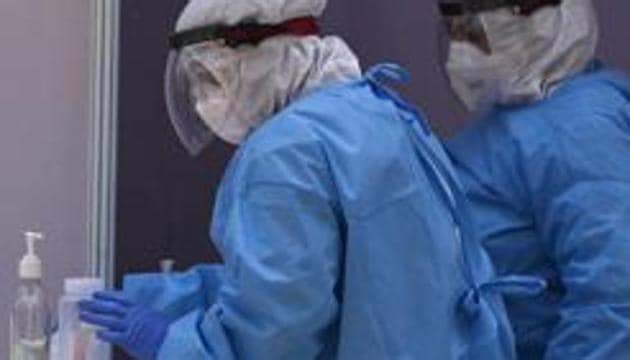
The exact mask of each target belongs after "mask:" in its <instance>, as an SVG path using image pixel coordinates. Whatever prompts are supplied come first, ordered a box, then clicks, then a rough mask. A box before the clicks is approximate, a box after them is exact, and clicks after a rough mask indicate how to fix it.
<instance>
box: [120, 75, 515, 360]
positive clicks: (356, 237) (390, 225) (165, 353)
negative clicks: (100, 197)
mask: <svg viewBox="0 0 630 360" xmlns="http://www.w3.org/2000/svg"><path fill="white" fill-rule="evenodd" d="M393 69H394V68H392V67H383V68H381V70H380V71H379V70H375V71H373V72H371V73H370V75H369V76H367V77H366V78H364V79H361V80H358V81H354V82H349V83H344V84H337V85H334V86H329V87H326V88H324V89H321V90H318V91H316V92H314V93H311V94H309V95H308V96H306V97H304V98H303V99H301V100H299V101H297V102H296V103H294V104H292V105H291V106H290V107H288V108H287V109H285V110H284V111H282V112H281V113H279V114H278V115H276V116H275V117H273V118H271V119H269V120H268V121H267V122H266V123H265V124H264V125H263V126H262V127H261V128H260V129H258V130H257V131H255V132H254V133H253V134H252V135H251V136H250V137H249V138H248V139H247V141H246V142H245V143H244V144H243V145H242V146H241V147H240V148H239V150H238V152H237V153H236V154H235V156H234V158H233V159H232V161H231V164H230V166H229V168H228V170H227V172H226V174H225V177H224V179H223V182H222V185H221V187H220V190H219V194H218V198H217V203H216V208H215V215H214V219H213V230H212V231H213V239H215V245H216V246H217V248H218V249H219V251H220V253H221V254H222V256H223V259H224V262H225V266H224V267H222V268H220V269H221V270H220V272H221V275H220V276H208V274H207V273H205V272H200V271H199V269H193V272H192V273H188V274H180V275H178V276H180V281H182V282H183V285H181V286H179V287H173V286H170V287H169V288H168V289H165V288H164V284H165V282H164V279H160V278H155V277H153V278H151V277H146V276H144V275H140V276H132V277H128V278H127V281H126V283H125V291H126V292H127V293H128V294H134V295H133V296H132V297H134V298H136V299H140V300H144V301H145V302H147V304H149V305H152V306H154V307H156V308H158V309H160V310H164V305H165V304H166V305H168V306H170V310H169V313H170V314H171V316H172V317H174V318H177V319H178V320H177V321H176V322H175V323H174V324H173V325H171V328H170V331H169V335H168V336H167V339H166V341H165V343H164V345H163V346H162V347H161V349H160V352H159V356H158V358H159V359H161V360H172V359H186V360H202V359H203V360H208V359H220V360H237V359H238V360H249V359H270V360H283V359H286V360H295V359H331V360H333V359H335V360H337V359H338V360H356V359H362V360H366V359H367V360H369V359H375V360H377V359H378V360H382V359H400V360H405V359H407V360H417V359H429V360H432V359H435V360H444V359H483V360H491V359H497V360H499V359H500V360H505V359H512V358H513V356H514V350H513V338H512V333H511V330H510V326H509V324H508V322H507V315H506V313H505V309H504V307H503V304H502V302H501V300H500V295H499V294H498V293H497V291H495V290H496V289H495V288H494V287H493V286H491V285H488V286H481V284H483V283H487V284H491V283H492V282H493V281H494V280H495V279H494V278H493V275H494V274H493V272H492V268H491V265H490V261H489V258H487V257H485V256H484V255H485V253H483V251H482V248H481V245H480V244H479V243H474V242H471V241H470V240H469V239H470V238H469V237H467V236H464V237H462V236H460V233H461V231H460V230H459V229H460V228H461V227H460V226H459V225H458V224H459V222H460V220H461V218H462V216H463V215H461V214H460V213H459V212H460V209H459V208H458V207H457V203H458V201H461V198H463V197H464V195H463V192H462V191H461V188H455V187H456V186H458V184H457V183H456V180H455V178H454V169H453V168H452V167H451V165H450V163H449V162H448V159H447V156H446V153H445V152H444V151H443V149H442V148H441V145H440V143H439V141H438V140H437V139H436V137H435V136H434V135H433V134H432V133H431V132H430V131H429V130H428V128H427V126H426V123H425V122H424V121H425V120H424V118H422V116H421V115H420V114H419V113H417V111H415V110H414V109H413V108H412V107H411V106H409V105H408V104H407V103H405V102H404V101H403V100H402V99H400V98H399V97H397V96H396V95H395V94H394V93H393V92H391V91H390V90H388V89H387V88H386V87H384V86H383V85H381V84H380V82H379V81H378V79H377V78H378V76H379V74H381V73H383V72H387V71H390V72H392V71H394V70H393ZM394 73H396V74H397V72H394ZM458 194H461V196H459V195H458ZM216 269H219V268H216ZM200 276H202V277H203V278H204V279H208V278H210V279H217V278H220V285H219V286H215V282H214V281H208V280H195V279H196V278H198V277H200ZM208 283H209V284H210V285H209V286H210V288H208V289H206V288H205V286H206V285H205V284H208ZM497 287H501V284H499V285H498V286H497ZM195 288H196V290H195ZM160 289H162V290H164V291H162V290H160ZM147 294H152V295H149V296H147ZM198 294H205V295H204V296H202V297H201V298H200V297H197V296H198ZM153 299H155V302H156V303H157V304H151V301H152V300H153ZM182 299H183V300H182ZM191 300H192V301H191ZM195 301H198V304H197V305H198V306H194V302H195Z"/></svg>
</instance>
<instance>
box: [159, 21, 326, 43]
mask: <svg viewBox="0 0 630 360" xmlns="http://www.w3.org/2000/svg"><path fill="white" fill-rule="evenodd" d="M319 33H320V29H319V24H318V23H317V20H316V19H315V18H314V17H301V18H296V19H291V20H288V21H285V22H283V23H281V24H277V25H260V24H253V23H243V24H239V25H236V26H223V25H211V26H203V27H199V28H195V29H191V30H186V31H182V32H179V33H175V34H173V35H171V36H169V44H170V47H171V48H172V49H175V50H179V49H181V48H183V47H186V46H189V45H194V44H198V43H202V42H205V41H221V42H223V43H224V44H225V45H226V46H229V47H238V46H240V45H244V44H250V45H258V44H259V43H260V42H262V41H263V40H265V39H268V38H270V37H273V36H278V35H294V36H309V35H318V34H319Z"/></svg>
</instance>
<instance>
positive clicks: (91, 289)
mask: <svg viewBox="0 0 630 360" xmlns="http://www.w3.org/2000/svg"><path fill="white" fill-rule="evenodd" d="M63 290H64V292H65V293H66V294H68V295H75V296H81V297H90V296H92V295H93V294H94V293H95V292H97V291H103V290H105V280H103V279H98V278H69V279H65V281H64V283H63Z"/></svg>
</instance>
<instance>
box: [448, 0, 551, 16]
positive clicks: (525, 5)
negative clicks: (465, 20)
mask: <svg viewBox="0 0 630 360" xmlns="http://www.w3.org/2000/svg"><path fill="white" fill-rule="evenodd" d="M562 1H563V0H440V2H439V4H438V7H439V11H440V14H442V16H444V17H453V16H465V15H474V14H478V13H481V12H485V11H492V10H496V9H499V8H502V7H507V8H511V9H512V11H513V12H514V13H515V14H518V15H524V16H529V15H531V14H532V13H534V12H535V11H536V10H538V9H540V8H542V7H545V6H557V5H560V4H562Z"/></svg>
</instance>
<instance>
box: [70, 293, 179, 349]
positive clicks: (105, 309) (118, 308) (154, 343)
mask: <svg viewBox="0 0 630 360" xmlns="http://www.w3.org/2000/svg"><path fill="white" fill-rule="evenodd" d="M79 311H80V315H79V317H80V319H81V321H83V322H85V323H88V324H91V325H95V326H98V327H101V328H103V329H102V330H100V331H98V332H97V337H98V338H99V339H101V340H103V341H105V342H108V343H112V344H115V345H118V346H120V347H121V348H122V349H123V350H125V351H126V352H127V353H128V354H129V355H131V356H133V357H134V358H135V359H138V360H154V359H155V358H156V356H157V353H158V351H159V349H160V347H161V346H162V344H163V343H164V339H165V338H166V334H167V332H168V328H169V326H170V321H169V320H168V318H167V316H165V315H164V314H162V313H160V312H157V311H154V310H152V309H149V308H148V307H146V306H140V305H136V304H134V303H133V302H131V301H129V300H127V299H126V298H125V297H124V295H123V294H122V293H120V292H109V291H105V292H98V293H96V294H95V295H94V297H93V298H92V299H91V300H84V301H81V302H80V303H79Z"/></svg>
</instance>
